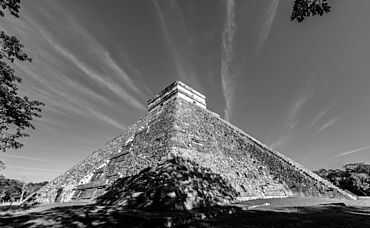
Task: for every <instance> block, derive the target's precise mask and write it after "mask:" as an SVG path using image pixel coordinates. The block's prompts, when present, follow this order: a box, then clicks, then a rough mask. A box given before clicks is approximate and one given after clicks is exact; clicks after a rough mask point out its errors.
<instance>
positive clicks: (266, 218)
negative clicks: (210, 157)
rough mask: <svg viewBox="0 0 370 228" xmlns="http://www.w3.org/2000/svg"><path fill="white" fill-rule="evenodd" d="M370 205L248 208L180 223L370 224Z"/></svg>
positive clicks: (339, 227)
mask: <svg viewBox="0 0 370 228" xmlns="http://www.w3.org/2000/svg"><path fill="white" fill-rule="evenodd" d="M369 224H370V208H358V207H346V206H342V205H320V206H307V207H284V208H274V209H272V208H270V209H269V208H264V209H256V210H246V211H241V212H239V213H235V214H232V215H229V216H226V217H219V218H214V219H209V220H204V221H195V222H193V223H191V224H189V225H187V226H180V227H256V228H257V227H275V228H276V227H288V228H289V227H292V228H293V227H328V228H329V227H330V228H331V227H336V228H348V227H356V228H358V227H369Z"/></svg>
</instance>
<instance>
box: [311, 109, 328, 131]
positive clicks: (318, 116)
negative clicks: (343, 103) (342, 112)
mask: <svg viewBox="0 0 370 228" xmlns="http://www.w3.org/2000/svg"><path fill="white" fill-rule="evenodd" d="M330 109H331V107H328V108H326V109H324V110H323V111H321V112H320V113H319V114H317V115H316V117H315V118H314V119H313V120H312V122H311V123H309V124H308V125H307V127H306V130H307V129H308V128H310V127H312V126H314V125H315V124H316V123H317V122H319V120H321V119H322V117H324V116H325V114H326V113H327V112H329V110H330Z"/></svg>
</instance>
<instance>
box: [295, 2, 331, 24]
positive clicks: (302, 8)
mask: <svg viewBox="0 0 370 228" xmlns="http://www.w3.org/2000/svg"><path fill="white" fill-rule="evenodd" d="M330 8H331V7H330V6H329V4H328V0H295V2H294V6H293V12H292V16H291V17H290V19H291V20H292V21H293V20H297V21H298V22H302V21H303V20H304V19H306V18H307V17H313V16H315V15H320V16H322V15H323V14H324V13H328V12H330Z"/></svg>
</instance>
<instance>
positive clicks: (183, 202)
mask: <svg viewBox="0 0 370 228" xmlns="http://www.w3.org/2000/svg"><path fill="white" fill-rule="evenodd" d="M238 196H240V193H239V192H238V191H237V190H235V189H234V188H233V187H232V186H231V185H230V183H229V181H228V180H225V179H224V178H223V177H221V175H219V174H216V173H214V172H212V170H211V169H209V168H205V167H203V166H201V165H199V164H197V163H195V162H194V161H192V160H190V159H187V158H184V157H181V156H178V155H175V154H172V153H171V154H169V155H168V156H167V157H164V159H163V160H162V161H161V162H159V163H158V164H157V165H155V166H153V167H152V168H149V167H148V168H147V169H144V170H142V171H141V172H140V173H138V174H137V175H133V176H131V177H124V178H121V179H118V180H117V181H116V182H115V183H114V184H113V185H112V186H110V187H109V188H108V189H107V192H106V193H105V194H104V195H102V196H101V197H99V198H98V200H97V202H98V203H101V204H108V205H119V206H126V207H129V208H134V209H145V210H192V209H194V208H202V207H210V206H214V205H225V204H229V203H231V202H236V201H237V198H238Z"/></svg>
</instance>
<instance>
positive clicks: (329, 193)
mask: <svg viewBox="0 0 370 228" xmlns="http://www.w3.org/2000/svg"><path fill="white" fill-rule="evenodd" d="M133 180H135V181H133ZM117 183H120V184H117ZM135 183H142V184H141V185H142V186H146V187H145V188H144V187H142V188H141V190H140V191H139V190H138V188H140V186H136V185H135ZM205 183H207V184H206V185H205ZM220 183H221V184H220ZM118 188H120V189H121V190H120V191H115V189H118ZM135 191H136V192H135ZM166 191H167V192H166ZM156 192H161V195H165V196H166V195H167V196H168V197H170V198H169V199H168V200H170V201H169V202H175V201H176V206H173V208H175V209H176V208H177V209H179V208H180V209H181V208H182V206H181V205H180V204H183V205H185V206H184V208H185V209H192V208H194V207H201V206H207V205H213V204H217V202H226V201H225V199H227V200H229V201H228V202H235V201H238V200H248V199H256V198H273V197H290V196H305V197H310V196H315V197H327V198H347V199H356V196H355V195H353V194H351V193H349V192H346V191H343V190H341V189H339V188H338V187H336V186H334V185H333V184H331V183H330V182H328V181H326V180H324V179H322V178H321V177H319V176H318V175H316V174H315V173H313V172H311V171H310V170H308V169H306V168H304V167H303V166H302V165H300V164H298V163H296V162H294V161H293V160H291V159H289V158H287V157H286V156H284V155H282V154H281V153H279V152H277V151H275V150H273V149H271V148H269V147H268V146H266V145H264V144H262V143H261V142H259V141H258V140H256V139H254V138H253V137H251V136H250V135H248V134H247V133H245V132H244V131H242V130H240V129H239V128H237V127H235V126H233V125H232V124H230V123H229V122H227V121H225V120H224V119H222V118H220V116H219V115H217V114H216V113H214V112H212V111H209V110H207V105H206V97H205V96H204V95H203V94H201V93H199V92H197V91H196V90H194V89H192V88H191V87H189V86H187V85H185V84H184V83H182V82H179V81H176V82H174V83H172V84H171V85H169V86H168V87H167V88H165V89H164V90H163V91H161V92H160V93H159V94H158V95H156V96H154V97H153V98H152V99H150V100H149V101H148V113H147V114H146V115H145V116H144V117H142V118H140V119H139V120H138V121H137V122H136V123H135V124H133V125H132V126H130V127H128V128H127V129H126V131H124V132H123V133H122V134H120V135H118V136H117V137H116V138H114V139H112V140H111V141H110V142H108V143H107V144H105V145H104V146H102V147H101V148H99V149H97V150H96V151H94V152H93V153H92V154H91V155H89V156H88V157H87V158H86V159H84V160H82V161H80V162H77V163H76V165H75V166H73V167H71V168H70V169H69V170H67V171H66V172H65V173H64V174H62V175H60V176H59V177H57V178H55V179H54V180H53V181H51V182H50V183H49V184H48V185H46V186H44V187H43V188H42V189H41V190H40V191H39V192H38V196H37V201H39V202H42V203H54V202H70V201H96V200H98V199H104V200H103V201H104V202H113V201H114V202H116V203H117V200H120V203H119V204H122V205H126V204H127V202H131V201H132V200H133V199H136V198H140V197H141V199H142V200H144V198H145V200H146V201H145V202H146V204H145V203H143V204H140V205H144V206H143V207H146V206H145V205H147V206H148V207H150V205H159V203H160V202H164V201H163V199H161V198H158V197H159V196H158V197H157V196H156ZM231 192H232V194H231ZM162 193H163V194H162ZM120 194H121V195H120ZM157 195H158V194H157ZM138 196H140V197H138ZM110 197H111V198H112V199H113V198H114V200H110V199H109V198H110ZM175 198H176V200H175ZM130 200H131V201H130ZM98 201H99V200H98ZM103 201H101V202H103ZM157 201H158V204H156V202H157ZM124 202H126V204H125V203H124ZM143 202H144V201H143ZM166 202H167V201H166ZM132 205H134V204H132ZM135 205H138V204H135ZM166 205H167V204H166ZM178 205H180V206H178ZM189 205H190V206H189ZM162 206H163V205H162Z"/></svg>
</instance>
